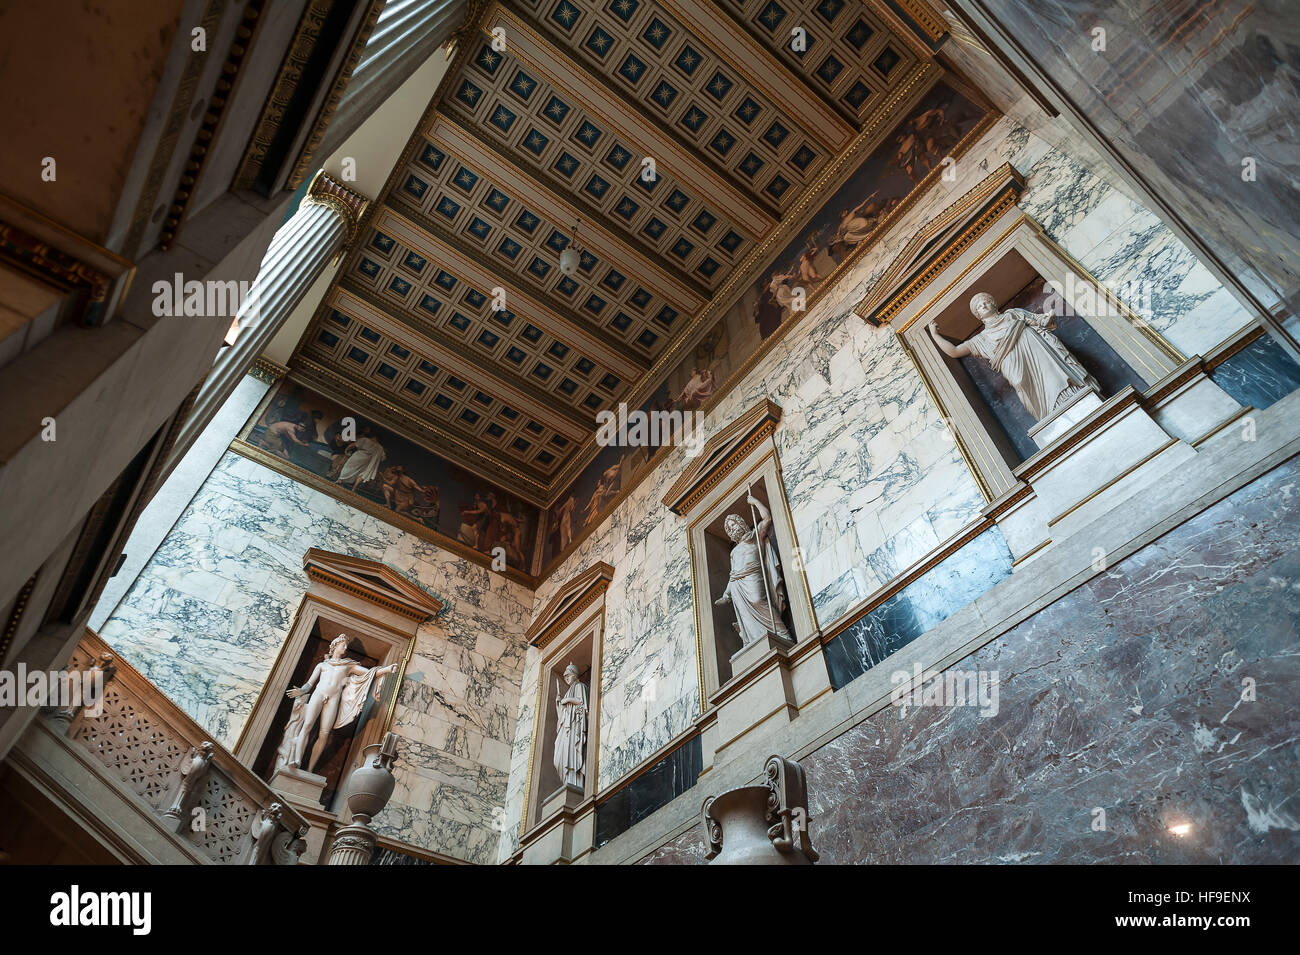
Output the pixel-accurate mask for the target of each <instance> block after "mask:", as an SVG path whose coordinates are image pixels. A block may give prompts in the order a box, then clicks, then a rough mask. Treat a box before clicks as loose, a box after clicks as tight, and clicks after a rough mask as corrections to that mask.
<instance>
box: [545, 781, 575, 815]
mask: <svg viewBox="0 0 1300 955" xmlns="http://www.w3.org/2000/svg"><path fill="white" fill-rule="evenodd" d="M582 797H583V792H582V790H581V789H578V788H577V787H575V786H561V787H560V788H559V789H557V790H555V792H553V793H551V794H550V795H549V796H547V797H546V798H545V799H544V800H542V818H543V819H545V818H546V817H547V816H549V815H550V814H551V813H553V812H555V811H556V810H557V809H560V808H565V809H573V808H574V807H575V806H577V805H578V803H580V802H582Z"/></svg>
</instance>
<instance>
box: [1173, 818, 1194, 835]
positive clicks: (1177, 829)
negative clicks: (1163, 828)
mask: <svg viewBox="0 0 1300 955" xmlns="http://www.w3.org/2000/svg"><path fill="white" fill-rule="evenodd" d="M1169 831H1170V832H1172V833H1173V834H1174V835H1176V836H1180V837H1181V836H1185V835H1187V834H1188V833H1189V832H1191V831H1192V824H1191V823H1190V822H1180V823H1179V824H1178V825H1176V826H1170V827H1169Z"/></svg>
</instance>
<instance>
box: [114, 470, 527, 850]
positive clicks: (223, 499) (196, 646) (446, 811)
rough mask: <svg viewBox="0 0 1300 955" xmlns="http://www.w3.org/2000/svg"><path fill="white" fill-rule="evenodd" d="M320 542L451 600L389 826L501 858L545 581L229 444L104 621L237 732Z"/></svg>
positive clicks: (408, 714)
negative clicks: (518, 724)
mask: <svg viewBox="0 0 1300 955" xmlns="http://www.w3.org/2000/svg"><path fill="white" fill-rule="evenodd" d="M310 547H319V548H323V549H325V550H331V551H336V552H339V553H344V554H349V555H353V556H357V557H366V558H370V559H373V560H380V561H383V562H384V563H386V564H388V565H389V566H391V567H393V568H394V569H396V570H397V571H399V572H400V573H402V574H404V575H406V576H407V577H408V578H409V579H410V580H412V581H414V582H415V583H417V584H419V585H421V586H423V587H425V588H426V589H428V590H429V591H430V592H432V593H433V594H435V595H436V596H437V597H438V598H439V599H440V600H442V601H443V603H444V605H445V607H444V610H443V612H442V614H441V615H439V617H437V618H436V619H435V620H433V621H431V622H430V623H427V624H424V625H422V626H421V628H420V630H419V632H418V634H417V639H416V646H415V651H414V655H413V656H412V658H411V661H410V664H409V665H408V667H407V672H406V679H405V680H404V682H403V684H402V687H401V690H400V693H399V696H398V700H397V706H396V711H395V725H394V729H395V731H396V732H398V733H399V734H400V735H401V737H402V743H401V746H400V748H399V758H398V762H397V766H396V769H395V773H396V775H397V789H396V791H395V793H394V795H393V798H392V800H391V802H390V803H389V808H388V809H386V810H385V811H384V813H383V814H382V815H380V816H379V817H377V819H376V827H377V828H378V829H379V830H380V831H381V832H383V833H385V834H387V835H391V836H393V837H395V838H398V839H402V840H404V841H406V842H409V843H412V844H414V845H416V846H421V847H424V848H427V849H431V850H434V851H437V852H442V853H446V854H448V855H451V856H455V857H457V858H460V859H465V860H467V861H471V862H493V861H495V859H496V854H497V840H498V835H499V832H500V830H501V828H502V824H501V818H502V816H501V814H502V807H503V805H504V802H505V793H506V781H507V774H508V770H509V765H510V764H509V760H510V745H511V742H512V740H513V737H514V733H515V716H516V710H517V707H518V698H519V687H520V682H521V678H522V675H523V674H522V671H523V663H524V643H523V637H522V634H523V631H524V628H525V627H526V626H527V624H528V621H529V618H530V614H531V610H532V598H533V595H532V592H531V591H530V590H528V589H527V588H525V587H523V586H520V585H519V584H516V583H513V582H511V581H509V580H506V579H505V578H504V577H502V576H501V575H499V574H492V573H490V572H489V571H487V570H486V569H484V568H482V567H479V566H478V565H477V564H472V563H470V562H468V561H466V560H464V559H463V558H460V557H457V556H455V555H453V554H451V553H449V552H447V551H444V550H441V549H439V548H438V547H437V546H435V545H433V544H430V543H428V542H425V541H422V540H420V539H419V538H416V537H414V536H413V535H410V534H406V533H403V532H402V531H399V530H397V529H396V528H394V527H392V526H390V525H388V524H386V523H384V522H383V521H381V520H378V519H377V518H373V517H370V516H369V515H366V514H363V513H361V512H360V511H356V510H353V509H352V508H350V507H348V506H347V505H345V504H342V503H340V502H338V501H336V500H334V499H333V498H331V497H329V496H327V495H325V494H321V493H319V492H317V491H314V490H312V489H310V488H308V487H306V486H304V485H301V484H298V483H296V482H294V481H292V480H290V479H288V478H286V477H283V476H281V475H279V474H277V473H275V472H273V471H271V470H269V469H267V468H264V467H262V466H261V465H259V464H256V463H255V462H253V461H250V460H248V459H246V458H244V457H242V456H239V455H236V454H233V453H227V454H226V455H225V456H224V457H223V458H222V459H221V461H220V462H219V463H218V464H217V467H216V469H215V470H214V471H213V473H212V475H211V476H210V477H209V478H208V480H207V481H206V482H205V483H204V484H203V486H202V488H201V489H200V490H199V492H198V494H197V495H196V496H195V498H194V500H193V501H192V502H191V503H190V505H189V507H188V508H186V510H185V511H184V513H183V514H182V515H181V517H180V519H179V520H178V521H177V523H176V525H175V527H173V528H172V530H171V532H170V533H169V534H168V535H167V537H166V539H165V540H164V541H163V543H162V545H161V546H160V547H159V549H158V551H157V552H156V553H155V554H154V556H153V558H152V559H151V560H150V561H149V563H148V565H147V566H146V567H145V568H144V571H143V572H142V573H141V575H140V576H139V578H138V579H137V580H136V582H135V583H134V585H133V586H132V587H131V589H130V590H129V591H128V592H127V594H126V596H125V598H124V599H123V600H122V602H121V603H120V604H119V605H118V606H117V608H116V609H115V610H114V611H113V613H112V615H111V616H110V617H109V619H108V621H107V622H106V623H105V624H104V625H103V627H102V629H101V631H100V632H101V635H102V636H103V637H104V639H105V640H107V641H108V642H109V643H110V644H112V645H113V646H114V647H115V648H116V649H118V650H119V651H120V652H121V654H122V656H123V657H124V658H126V659H127V660H129V661H130V662H131V663H132V664H134V665H135V666H136V667H138V668H139V669H140V670H141V672H143V673H144V674H145V676H147V677H148V678H149V679H150V680H151V681H153V683H154V684H155V685H156V686H158V687H159V689H161V690H162V691H163V692H164V693H166V694H167V695H168V696H169V697H170V698H171V699H172V700H174V701H175V702H176V703H177V704H179V705H180V706H181V708H182V709H184V710H185V711H186V712H187V713H189V714H190V715H191V716H192V717H193V718H194V719H195V720H197V721H198V722H199V723H200V724H201V725H203V726H204V727H206V728H207V729H208V730H209V732H211V733H212V734H213V737H214V738H215V739H217V740H218V741H220V742H221V743H222V744H223V745H225V746H227V747H233V746H234V744H235V741H236V740H237V738H238V736H239V732H240V729H241V728H242V727H243V725H244V722H245V720H246V719H247V718H248V716H249V713H250V712H251V710H252V707H253V704H254V702H255V701H256V699H257V694H258V691H259V690H260V689H261V687H262V684H263V682H264V680H265V679H266V677H267V675H268V674H269V672H270V669H271V667H272V665H273V663H274V661H275V657H276V654H277V652H278V651H279V648H280V645H281V643H282V642H283V641H284V639H285V638H286V636H287V635H288V632H289V629H290V627H291V626H292V623H293V614H294V611H295V610H296V609H297V607H298V604H299V602H300V601H301V599H302V595H303V593H304V592H305V591H306V589H307V586H308V580H307V576H306V574H304V573H303V570H302V557H303V554H304V553H305V552H306V551H307V549H308V548H310Z"/></svg>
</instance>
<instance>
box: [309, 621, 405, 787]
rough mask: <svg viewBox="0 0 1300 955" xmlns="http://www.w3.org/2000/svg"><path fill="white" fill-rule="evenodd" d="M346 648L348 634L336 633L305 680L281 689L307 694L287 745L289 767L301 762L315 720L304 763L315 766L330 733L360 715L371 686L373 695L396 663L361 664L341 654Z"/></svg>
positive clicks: (395, 666)
mask: <svg viewBox="0 0 1300 955" xmlns="http://www.w3.org/2000/svg"><path fill="white" fill-rule="evenodd" d="M347 649H348V638H347V637H346V636H345V635H343V634H341V633H340V634H339V635H338V636H337V637H335V638H334V639H333V640H331V641H330V648H329V653H328V655H327V656H326V657H325V659H324V660H322V661H321V662H320V663H318V664H316V669H314V670H312V672H311V677H310V678H308V680H307V682H306V683H304V684H303V685H302V686H301V687H299V688H298V689H296V690H295V689H289V690H287V691H286V692H285V695H286V696H288V697H290V698H294V699H297V698H300V697H304V696H306V697H307V705H306V707H305V709H304V711H303V719H302V727H301V729H299V730H298V738H297V740H296V741H295V742H294V744H293V747H292V749H291V754H290V760H289V764H288V765H290V766H292V767H295V768H296V767H298V766H300V765H301V764H302V754H303V752H304V751H305V750H306V748H307V739H308V737H310V735H311V731H312V730H313V729H316V728H317V724H318V723H319V730H320V732H319V733H318V735H317V737H316V745H315V746H313V747H312V750H311V759H310V760H309V761H308V763H307V771H308V772H311V771H312V770H313V769H315V767H316V763H317V762H318V761H319V760H320V757H321V753H323V752H324V751H325V745H326V744H327V743H328V742H329V738H330V734H331V733H332V732H333V731H334V730H336V729H341V728H342V727H344V726H347V725H348V724H349V723H351V722H353V721H354V720H355V719H356V718H357V717H358V716H360V715H361V707H362V706H364V705H365V702H366V700H367V699H368V698H369V697H370V694H371V692H372V690H373V692H374V693H375V695H376V696H378V695H379V694H380V693H382V692H383V685H384V684H383V678H384V677H385V676H386V675H387V674H389V673H393V672H395V671H396V670H397V664H396V663H390V664H389V665H388V666H383V667H364V666H362V665H361V664H360V663H358V662H357V661H356V660H351V659H348V658H347V657H345V656H344V655H343V654H344V653H346V652H347Z"/></svg>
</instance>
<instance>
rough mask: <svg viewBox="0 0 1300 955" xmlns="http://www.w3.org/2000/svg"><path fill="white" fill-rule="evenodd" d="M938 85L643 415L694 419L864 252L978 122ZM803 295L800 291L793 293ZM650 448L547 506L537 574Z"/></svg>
mask: <svg viewBox="0 0 1300 955" xmlns="http://www.w3.org/2000/svg"><path fill="white" fill-rule="evenodd" d="M985 112H986V111H985V109H984V107H983V106H981V105H979V104H978V103H975V102H973V101H972V100H970V99H968V98H967V97H965V96H963V95H962V94H961V93H959V92H958V91H957V90H955V89H953V88H952V87H951V86H948V85H947V84H946V83H943V82H940V83H938V84H936V85H935V87H934V89H932V90H931V91H930V92H929V93H927V94H926V95H925V96H924V97H922V99H921V101H920V102H919V103H918V104H917V105H916V106H915V107H914V108H913V109H912V111H911V112H910V113H909V114H908V115H907V117H906V118H904V119H903V120H902V121H900V122H899V124H898V126H897V127H895V129H894V130H893V132H891V133H890V134H889V135H888V136H886V137H885V139H884V140H883V141H882V142H881V143H880V145H879V146H877V147H876V149H875V150H874V151H873V152H872V153H871V154H870V155H868V156H867V157H866V159H864V160H863V161H862V164H861V165H860V166H858V168H857V170H856V171H855V172H854V173H853V175H852V176H850V177H849V179H848V180H847V181H845V183H844V184H843V185H842V186H840V187H839V189H837V190H836V191H835V192H834V194H833V195H831V197H830V198H829V199H827V200H826V202H825V203H824V204H823V205H822V207H821V208H820V209H819V210H818V211H817V213H816V214H815V215H814V216H813V217H812V219H811V220H809V222H808V223H807V224H806V225H805V226H804V227H803V228H802V229H800V230H799V232H798V234H797V235H796V236H795V237H794V238H792V239H791V241H790V242H789V243H788V244H787V245H786V246H785V248H784V249H782V250H781V251H780V252H779V253H778V254H777V255H776V256H775V258H774V259H773V261H772V263H771V265H770V266H768V267H767V268H766V269H764V271H763V272H762V273H761V274H760V275H759V277H758V278H757V279H756V280H755V281H754V283H753V284H752V285H751V286H750V287H749V288H748V289H746V290H745V292H744V294H743V295H741V297H740V299H739V300H738V301H736V302H735V304H733V305H732V306H731V308H729V309H728V310H727V311H726V312H725V313H724V314H723V315H722V317H721V318H719V319H718V321H717V323H716V324H715V325H714V326H713V327H712V328H711V329H710V330H709V332H708V334H706V335H705V336H704V338H703V339H702V340H701V341H700V343H699V344H698V345H697V346H696V347H695V349H694V350H693V351H692V353H691V354H690V355H689V356H687V357H686V358H685V359H684V360H683V361H682V362H681V363H680V364H679V365H678V366H677V367H676V368H675V369H674V370H673V371H672V372H670V373H669V375H668V377H667V378H666V379H665V381H664V382H663V384H661V385H660V386H659V388H658V389H657V390H656V391H655V392H654V394H652V395H651V396H650V398H649V399H648V400H647V401H646V402H645V404H644V405H642V407H641V409H640V410H642V411H647V412H650V411H693V410H697V409H699V408H701V407H703V406H704V405H705V404H706V403H707V402H708V401H709V399H710V398H712V397H713V395H714V394H715V393H717V392H719V391H721V390H723V389H724V388H725V387H726V385H727V384H728V383H729V381H730V379H731V377H732V376H733V375H734V373H735V372H736V371H737V370H738V369H739V368H740V366H741V365H742V364H743V363H744V362H745V361H746V360H747V359H748V358H749V357H750V356H751V355H753V354H754V353H755V351H756V350H757V349H758V348H759V347H760V346H761V345H762V343H763V342H764V341H765V340H766V339H768V338H770V337H771V336H772V335H774V334H775V333H776V331H777V330H778V329H779V328H781V326H782V325H784V324H785V323H786V322H788V321H792V320H793V319H795V318H797V316H798V315H799V314H801V311H802V310H801V309H800V308H799V304H800V302H799V300H800V299H801V298H802V300H803V305H804V308H805V309H806V308H807V307H810V306H811V305H812V303H813V302H814V301H815V299H816V296H817V292H818V291H819V290H820V289H821V288H822V287H823V286H826V287H829V285H828V283H830V282H832V281H833V279H834V278H835V276H836V275H837V273H838V271H839V269H840V267H841V266H842V265H843V266H845V267H847V263H849V261H850V260H852V259H854V258H856V257H857V256H858V255H860V254H861V253H862V252H863V251H865V249H866V248H868V247H869V246H870V244H871V242H872V240H873V237H874V236H875V235H876V233H877V232H878V231H880V229H881V226H882V225H883V224H884V223H885V222H886V221H887V220H888V218H889V215H890V213H891V212H893V211H894V209H895V208H896V207H897V206H898V205H899V204H900V203H901V202H903V201H904V200H905V199H906V198H907V196H908V194H909V193H911V192H912V190H913V189H915V188H916V186H917V185H918V184H919V183H920V182H921V181H922V180H923V179H925V177H926V176H927V175H929V174H930V173H931V172H932V171H933V170H935V169H937V168H939V167H940V166H941V165H942V163H943V158H944V157H945V156H947V155H948V154H949V153H950V152H951V151H952V150H953V149H954V147H956V146H957V144H958V143H960V142H961V141H962V140H963V139H964V138H965V137H966V136H967V135H968V134H969V133H970V132H971V131H972V130H973V129H974V128H975V126H976V125H977V124H978V123H979V122H980V120H981V119H983V118H984V116H985ZM800 290H801V291H800ZM655 450H657V448H656V447H655V446H653V445H647V446H643V447H614V446H611V447H606V448H604V449H602V450H601V452H600V453H599V454H598V455H597V456H596V457H595V458H594V459H593V460H592V462H591V463H590V464H588V465H587V467H586V468H585V469H584V470H583V472H582V473H581V474H580V475H579V476H578V477H577V478H575V479H574V481H573V483H572V484H571V485H570V486H569V487H568V488H567V489H566V490H565V492H564V493H563V494H561V495H560V496H559V497H558V498H556V501H555V503H554V504H553V505H552V507H551V512H550V521H549V523H548V525H547V526H548V528H549V532H548V534H547V539H546V546H545V552H544V556H543V566H546V565H549V564H550V562H551V561H552V560H554V559H555V557H557V556H558V555H559V554H561V553H562V552H563V551H564V550H565V548H567V547H568V546H569V544H570V543H571V542H572V541H574V540H576V539H577V538H578V537H580V536H581V534H582V533H583V530H584V529H585V528H586V526H587V525H588V524H590V523H591V522H592V521H594V520H595V519H596V517H597V515H598V514H600V512H601V511H602V510H603V509H604V508H605V507H606V506H607V505H608V504H610V503H612V502H613V500H614V499H615V498H616V497H617V496H618V494H619V492H620V491H621V490H622V489H623V488H624V487H630V486H631V485H632V484H634V483H635V482H636V480H637V479H638V478H639V477H640V475H641V473H642V472H643V471H644V470H645V467H646V465H647V464H648V463H649V461H650V458H651V457H652V456H653V454H654V452H655Z"/></svg>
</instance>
